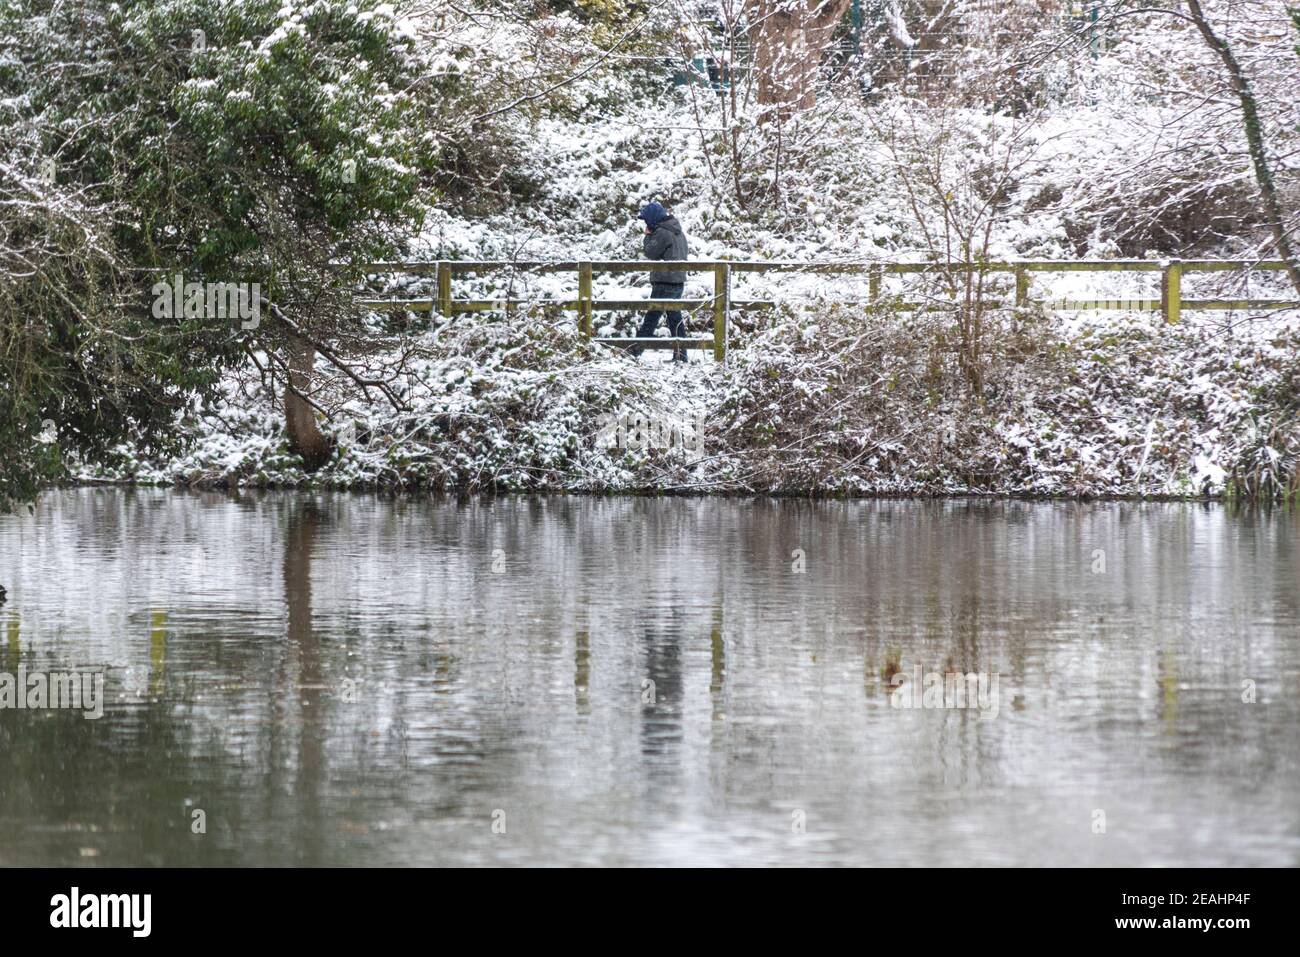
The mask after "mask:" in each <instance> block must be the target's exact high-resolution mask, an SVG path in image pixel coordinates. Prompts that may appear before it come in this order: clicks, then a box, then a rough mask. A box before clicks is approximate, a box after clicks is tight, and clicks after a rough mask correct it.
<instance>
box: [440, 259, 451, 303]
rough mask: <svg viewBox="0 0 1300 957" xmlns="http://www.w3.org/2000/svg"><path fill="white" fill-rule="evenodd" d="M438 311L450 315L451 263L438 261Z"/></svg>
mask: <svg viewBox="0 0 1300 957" xmlns="http://www.w3.org/2000/svg"><path fill="white" fill-rule="evenodd" d="M438 311H439V312H440V313H442V314H443V315H444V316H450V315H451V263H446V262H439V263H438Z"/></svg>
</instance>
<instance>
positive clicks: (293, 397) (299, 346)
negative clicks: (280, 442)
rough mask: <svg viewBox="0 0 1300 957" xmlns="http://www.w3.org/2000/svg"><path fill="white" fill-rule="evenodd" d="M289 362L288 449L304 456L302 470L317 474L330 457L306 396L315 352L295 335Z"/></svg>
mask: <svg viewBox="0 0 1300 957" xmlns="http://www.w3.org/2000/svg"><path fill="white" fill-rule="evenodd" d="M285 351H286V352H287V353H288V359H289V382H288V384H287V385H286V386H285V389H284V426H285V431H286V432H287V433H288V435H289V448H290V449H292V450H293V451H294V452H296V453H298V455H300V456H302V464H303V468H305V469H306V470H307V471H308V472H315V471H316V470H317V469H319V468H320V467H321V466H322V465H324V464H325V462H326V461H327V460H328V459H329V457H330V443H329V440H328V439H326V438H325V436H324V435H323V434H322V433H321V430H320V427H319V426H318V425H317V424H316V414H315V411H314V410H313V409H312V406H311V403H310V402H308V401H307V400H306V399H305V398H304V396H306V395H308V394H309V392H310V391H311V375H312V370H313V369H314V368H315V366H316V349H315V348H314V347H313V346H312V345H311V344H310V343H308V342H305V341H303V340H302V339H299V338H298V337H296V336H291V337H290V338H289V342H288V345H287V346H286V347H285Z"/></svg>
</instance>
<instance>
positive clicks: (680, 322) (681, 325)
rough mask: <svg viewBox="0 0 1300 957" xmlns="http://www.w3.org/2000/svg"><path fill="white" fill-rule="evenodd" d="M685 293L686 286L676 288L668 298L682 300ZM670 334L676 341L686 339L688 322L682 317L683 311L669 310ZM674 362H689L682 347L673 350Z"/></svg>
mask: <svg viewBox="0 0 1300 957" xmlns="http://www.w3.org/2000/svg"><path fill="white" fill-rule="evenodd" d="M685 292H686V286H685V285H680V286H674V287H673V291H672V293H671V294H670V295H669V296H667V297H666V298H669V299H680V298H682V295H683V294H684V293H685ZM668 332H669V334H670V335H672V336H673V338H675V339H685V338H686V320H685V319H684V318H683V317H682V311H681V310H680V309H669V310H668ZM673 361H675V362H686V361H688V360H687V354H686V350H685V349H683V348H682V347H680V346H678V347H677V348H676V349H674V350H673Z"/></svg>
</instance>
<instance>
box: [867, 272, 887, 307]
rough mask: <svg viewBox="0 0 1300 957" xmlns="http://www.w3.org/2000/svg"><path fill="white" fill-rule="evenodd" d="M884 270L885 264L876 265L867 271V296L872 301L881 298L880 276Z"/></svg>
mask: <svg viewBox="0 0 1300 957" xmlns="http://www.w3.org/2000/svg"><path fill="white" fill-rule="evenodd" d="M884 272H885V267H884V266H880V265H874V266H872V267H871V268H870V270H869V271H868V273H867V297H868V298H869V299H870V300H871V301H872V302H876V301H877V300H879V299H880V278H881V276H882V275H883V274H884Z"/></svg>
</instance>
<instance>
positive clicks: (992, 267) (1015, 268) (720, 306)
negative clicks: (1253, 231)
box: [356, 259, 1300, 361]
mask: <svg viewBox="0 0 1300 957" xmlns="http://www.w3.org/2000/svg"><path fill="white" fill-rule="evenodd" d="M361 268H362V269H363V270H364V271H365V272H366V273H367V274H369V275H380V274H399V273H400V274H410V275H431V276H436V278H437V295H436V296H435V297H434V298H428V299H358V300H356V301H357V304H358V305H362V306H365V307H368V308H371V309H385V310H399V309H409V310H413V311H431V310H436V311H437V312H439V313H441V314H442V315H444V316H453V315H455V314H457V313H461V312H483V311H488V310H494V309H503V310H506V311H507V312H508V311H510V310H513V309H516V308H519V307H522V306H544V307H549V308H553V309H561V310H573V311H576V312H577V313H578V327H579V329H580V330H581V332H582V333H583V335H585V336H587V337H588V338H593V337H592V326H593V323H592V315H593V313H595V312H600V311H604V312H609V311H644V310H645V309H647V308H655V309H699V308H702V307H710V309H711V311H712V316H713V335H712V336H710V337H707V338H677V339H674V338H656V339H636V338H630V337H617V338H612V337H611V338H595V341H597V342H602V343H606V344H608V345H614V346H622V347H630V346H634V345H640V346H642V347H644V348H650V349H671V348H683V347H684V348H688V349H712V351H713V355H714V357H715V358H716V359H718V360H719V361H721V360H722V359H724V358H725V357H726V354H727V323H728V317H729V315H730V313H731V310H733V309H765V308H771V307H773V306H776V305H779V304H781V303H782V302H783V301H785V300H772V299H737V298H733V297H732V295H731V278H732V276H733V275H735V274H736V273H742V274H743V273H768V272H788V273H808V274H816V275H865V276H866V277H867V288H868V298H867V299H866V300H850V301H853V302H857V301H861V302H863V303H864V304H866V305H871V304H874V303H878V302H879V301H880V300H881V299H882V286H883V281H884V278H885V277H886V276H890V275H952V274H954V273H956V274H964V273H978V274H985V273H1011V274H1012V275H1014V277H1015V290H1016V291H1015V303H1014V304H1015V305H1016V306H1017V307H1027V306H1030V305H1038V306H1042V307H1044V308H1047V309H1053V310H1057V311H1063V312H1065V311H1087V310H1095V309H1118V310H1124V311H1142V310H1159V311H1161V312H1162V313H1163V314H1164V317H1165V320H1166V321H1167V322H1177V321H1178V320H1179V318H1180V316H1181V314H1182V311H1183V310H1184V309H1188V310H1200V309H1214V310H1268V309H1286V308H1295V307H1300V302H1297V301H1293V300H1280V299H1184V298H1183V297H1182V277H1183V276H1184V275H1185V274H1187V273H1192V272H1225V271H1233V270H1244V271H1266V272H1274V271H1280V270H1284V269H1285V268H1286V265H1285V263H1283V262H1281V261H1280V260H1262V261H1260V260H1254V261H1251V260H1227V259H1188V260H1178V259H1166V260H1150V259H1111V260H1084V261H1068V260H1006V261H999V262H975V263H937V262H936V263H931V262H920V263H918V262H905V263H899V262H860V263H793V262H751V261H728V260H711V261H701V260H692V261H689V262H649V261H639V262H638V261H626V260H618V261H596V260H593V261H577V260H574V261H569V262H522V261H507V260H489V261H466V260H441V261H435V262H377V263H366V264H364V265H363V266H362V267H361ZM670 270H672V271H681V272H697V273H698V272H707V273H712V274H713V295H712V296H711V297H709V298H707V299H671V300H669V299H596V298H594V297H593V295H592V276H593V275H594V274H595V273H598V272H599V273H615V274H617V273H646V272H665V271H670ZM489 272H513V273H516V274H539V273H564V272H570V273H576V275H577V293H578V294H577V298H575V299H552V298H509V297H507V298H502V299H456V298H455V297H453V295H452V279H453V277H455V276H456V275H457V274H464V273H476V274H480V275H482V274H484V273H489ZM1066 272H1159V273H1160V274H1161V284H1160V290H1161V291H1160V298H1159V299H1150V298H1141V297H1136V296H1135V297H1129V298H1120V299H1057V300H1045V299H1035V300H1031V299H1030V298H1029V289H1030V278H1031V275H1032V274H1033V273H1066ZM890 301H891V304H892V306H893V307H894V308H901V309H917V308H927V307H930V306H933V305H934V301H933V300H932V301H931V302H929V303H915V302H910V303H909V302H907V301H906V300H904V299H902V298H898V297H893V298H891V300H890Z"/></svg>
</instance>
